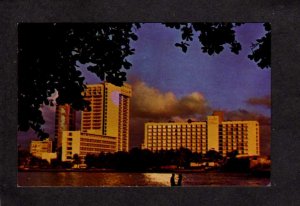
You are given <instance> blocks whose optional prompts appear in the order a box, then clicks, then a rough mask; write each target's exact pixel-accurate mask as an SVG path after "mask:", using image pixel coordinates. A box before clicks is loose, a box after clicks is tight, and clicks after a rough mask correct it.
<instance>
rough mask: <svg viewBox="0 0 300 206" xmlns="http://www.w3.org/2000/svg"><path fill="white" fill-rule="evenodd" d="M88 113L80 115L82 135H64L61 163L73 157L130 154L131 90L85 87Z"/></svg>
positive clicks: (97, 85)
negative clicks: (110, 153)
mask: <svg viewBox="0 0 300 206" xmlns="http://www.w3.org/2000/svg"><path fill="white" fill-rule="evenodd" d="M83 96H84V98H85V99H86V100H88V101H90V103H91V104H90V107H91V110H90V111H88V110H85V111H83V112H82V114H81V131H65V132H63V134H62V136H63V140H62V160H63V161H70V160H71V159H72V157H73V155H74V154H78V155H79V156H80V157H81V158H84V156H85V155H87V154H99V153H101V152H117V151H129V106H130V97H131V86H130V85H128V84H124V85H123V86H121V87H118V86H115V85H113V84H110V83H106V82H104V83H101V84H90V85H87V88H86V90H85V91H84V93H83Z"/></svg>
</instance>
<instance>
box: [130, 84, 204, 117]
mask: <svg viewBox="0 0 300 206" xmlns="http://www.w3.org/2000/svg"><path fill="white" fill-rule="evenodd" d="M132 88H133V91H132V93H133V95H132V98H131V102H132V103H131V112H132V114H131V115H132V117H133V118H137V117H139V118H150V119H152V120H156V119H174V118H175V117H176V118H185V117H186V118H189V117H195V116H197V115H206V114H207V113H208V112H210V107H209V106H208V103H207V101H206V99H205V98H204V96H203V94H201V93H200V92H193V93H191V94H188V95H186V96H184V97H182V98H177V97H176V96H175V94H174V93H172V92H165V93H164V92H161V91H160V90H158V89H156V88H154V87H149V86H148V85H147V84H146V83H145V82H142V81H136V82H135V83H133V85H132Z"/></svg>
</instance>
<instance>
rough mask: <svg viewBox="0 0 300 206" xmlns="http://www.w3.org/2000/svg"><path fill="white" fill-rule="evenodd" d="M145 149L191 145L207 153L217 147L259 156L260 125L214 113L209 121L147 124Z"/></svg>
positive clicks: (224, 150)
mask: <svg viewBox="0 0 300 206" xmlns="http://www.w3.org/2000/svg"><path fill="white" fill-rule="evenodd" d="M144 138H145V139H144V143H143V145H142V148H144V149H149V150H151V151H159V150H170V149H173V150H176V149H179V148H180V147H184V148H188V149H190V150H191V151H192V152H198V153H202V154H205V153H206V152H207V151H209V150H215V151H217V152H219V153H220V154H221V155H223V156H226V154H227V153H228V152H231V151H234V150H236V151H238V153H239V154H240V155H259V154H260V148H259V141H260V140H259V124H258V122H257V121H223V114H222V113H219V112H218V113H214V114H213V115H212V116H208V117H207V121H205V122H180V123H178V122H176V123H175V122H172V123H169V122H166V123H155V122H149V123H145V137H144Z"/></svg>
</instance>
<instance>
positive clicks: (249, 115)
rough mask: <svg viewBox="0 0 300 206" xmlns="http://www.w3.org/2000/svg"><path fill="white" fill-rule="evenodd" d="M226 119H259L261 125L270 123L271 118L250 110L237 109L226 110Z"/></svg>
mask: <svg viewBox="0 0 300 206" xmlns="http://www.w3.org/2000/svg"><path fill="white" fill-rule="evenodd" d="M224 116H225V120H233V121H234V120H257V121H258V122H259V124H260V125H270V124H271V118H270V117H268V116H264V115H262V114H259V113H256V112H250V111H247V110H244V109H240V110H236V111H225V112H224Z"/></svg>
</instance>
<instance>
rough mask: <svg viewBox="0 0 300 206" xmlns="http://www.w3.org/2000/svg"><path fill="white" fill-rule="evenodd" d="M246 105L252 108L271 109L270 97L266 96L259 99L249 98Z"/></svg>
mask: <svg viewBox="0 0 300 206" xmlns="http://www.w3.org/2000/svg"><path fill="white" fill-rule="evenodd" d="M246 103H247V104H249V105H252V106H264V107H267V108H271V97H270V95H266V96H263V97H259V98H256V97H253V98H249V99H248V100H247V101H246Z"/></svg>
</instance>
